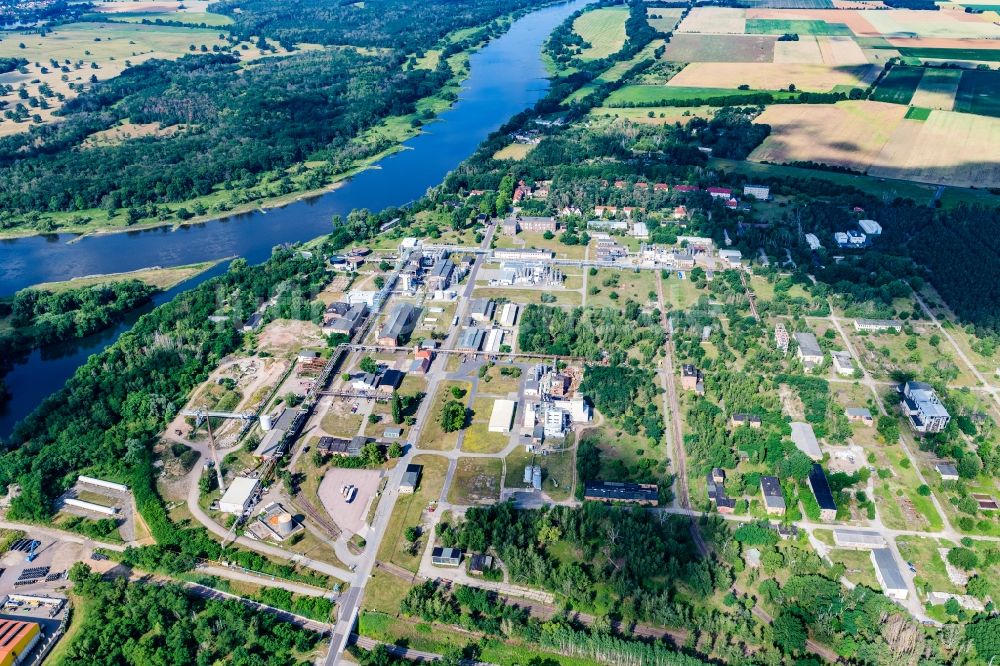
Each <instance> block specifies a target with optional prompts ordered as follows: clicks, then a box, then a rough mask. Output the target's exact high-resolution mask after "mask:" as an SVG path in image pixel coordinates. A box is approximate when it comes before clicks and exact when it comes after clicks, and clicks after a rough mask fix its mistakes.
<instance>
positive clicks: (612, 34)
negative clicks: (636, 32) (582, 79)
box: [573, 7, 628, 60]
mask: <svg viewBox="0 0 1000 666" xmlns="http://www.w3.org/2000/svg"><path fill="white" fill-rule="evenodd" d="M627 18H628V9H626V8H625V7H603V8H601V9H593V10H591V11H589V12H585V13H583V14H581V15H580V16H579V17H577V19H576V20H575V21H573V32H575V33H576V34H578V35H580V36H581V37H583V38H584V39H585V40H586V41H587V43H588V44H590V47H589V48H586V49H584V50H583V51H582V52H581V53H580V58H581V59H582V60H598V59H600V58H606V57H608V56H609V55H611V54H613V53H617V52H618V51H620V50H621V48H622V46H624V45H625V19H627Z"/></svg>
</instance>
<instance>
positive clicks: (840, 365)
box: [830, 351, 854, 377]
mask: <svg viewBox="0 0 1000 666" xmlns="http://www.w3.org/2000/svg"><path fill="white" fill-rule="evenodd" d="M830 357H831V358H832V359H833V369H834V370H836V371H837V374H838V375H843V376H845V377H850V376H852V375H853V374H854V361H853V360H852V359H851V355H850V354H849V353H847V352H845V351H835V352H831V353H830Z"/></svg>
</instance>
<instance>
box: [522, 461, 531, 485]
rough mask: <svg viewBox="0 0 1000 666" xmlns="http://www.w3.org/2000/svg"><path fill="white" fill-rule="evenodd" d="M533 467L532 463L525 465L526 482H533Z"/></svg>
mask: <svg viewBox="0 0 1000 666" xmlns="http://www.w3.org/2000/svg"><path fill="white" fill-rule="evenodd" d="M532 469H533V468H532V466H531V465H525V466H524V483H525V484H528V483H531V470H532Z"/></svg>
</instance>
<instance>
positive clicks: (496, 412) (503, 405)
mask: <svg viewBox="0 0 1000 666" xmlns="http://www.w3.org/2000/svg"><path fill="white" fill-rule="evenodd" d="M516 408H517V401H515V400H507V399H506V398H502V399H500V400H496V401H494V403H493V413H492V414H490V425H489V431H490V432H510V429H511V426H513V425H514V411H515V409H516Z"/></svg>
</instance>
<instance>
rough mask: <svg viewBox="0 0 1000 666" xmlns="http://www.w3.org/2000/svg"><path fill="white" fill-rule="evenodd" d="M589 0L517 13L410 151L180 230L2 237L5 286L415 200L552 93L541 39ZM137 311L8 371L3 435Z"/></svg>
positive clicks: (152, 261)
mask: <svg viewBox="0 0 1000 666" xmlns="http://www.w3.org/2000/svg"><path fill="white" fill-rule="evenodd" d="M591 1H592V0H574V1H573V2H569V3H566V4H562V5H557V6H553V7H547V8H544V9H540V10H538V11H536V12H533V13H531V14H529V15H527V16H525V17H523V18H521V19H519V20H517V21H515V22H514V24H513V25H512V26H511V28H510V30H508V31H507V32H506V33H505V34H504V35H502V36H501V37H498V38H496V39H494V40H493V41H491V42H490V43H489V44H487V45H486V46H485V47H484V48H483V49H481V50H480V51H478V52H476V53H474V54H473V55H472V57H471V59H470V74H469V77H468V79H467V80H466V81H465V83H464V85H463V87H462V91H461V92H460V93H459V99H458V101H457V102H456V103H455V105H454V106H453V107H452V108H451V109H449V110H448V111H445V112H444V113H442V114H441V115H440V116H439V120H438V121H437V122H434V123H432V124H430V125H428V126H427V127H426V128H425V132H424V133H423V134H420V135H418V136H416V137H414V138H412V139H410V140H409V141H407V142H406V143H405V144H404V146H405V150H402V151H400V152H397V153H394V154H393V155H390V156H388V157H386V158H385V159H383V160H381V161H380V162H379V164H378V166H377V168H373V169H369V170H367V171H363V172H361V173H360V174H358V175H356V176H355V177H353V178H351V179H350V180H349V181H347V182H346V183H344V184H343V185H342V186H341V187H339V188H338V189H336V190H334V191H332V192H329V193H327V194H323V195H320V196H317V197H313V198H310V199H303V200H301V201H297V202H295V203H292V204H289V205H287V206H285V207H283V208H275V209H270V210H268V211H266V212H263V211H258V212H252V213H247V214H243V215H234V216H231V217H226V218H221V219H219V220H213V221H210V222H205V223H203V224H196V225H191V226H187V227H182V228H179V229H177V230H171V229H170V228H168V227H164V228H160V229H151V230H146V231H135V232H129V233H119V234H106V235H99V236H90V237H86V238H83V239H80V240H78V241H77V242H73V243H70V242H69V241H72V240H74V239H75V238H76V236H74V235H73V234H51V235H47V236H33V237H30V238H18V239H12V240H0V294H3V295H6V294H11V293H13V292H15V291H17V290H18V289H22V288H24V287H27V286H30V285H33V284H38V283H40V282H48V281H53V280H66V279H69V278H72V277H80V276H85V275H95V274H101V273H118V272H122V271H131V270H136V269H139V268H145V267H149V266H163V267H167V266H179V265H183V264H188V263H192V262H198V261H206V260H212V259H219V258H221V257H230V256H241V257H245V258H246V259H247V260H249V261H250V262H252V263H258V262H262V261H264V260H266V259H267V258H268V256H270V254H271V249H272V248H273V247H274V246H275V245H278V244H280V243H285V242H296V241H304V240H308V239H310V238H315V237H316V236H319V235H321V234H324V233H327V232H328V231H330V224H331V219H332V217H333V215H335V214H341V215H346V214H347V213H348V212H350V211H351V210H352V209H354V208H368V209H370V210H381V209H382V208H386V207H389V206H399V205H402V204H405V203H408V202H410V201H413V200H415V199H417V198H419V197H420V196H422V195H423V194H424V192H426V190H427V188H429V187H431V186H434V185H437V184H438V183H440V182H441V180H442V179H443V178H444V176H445V175H446V174H447V173H448V172H449V171H450V170H451V169H453V168H455V167H456V166H458V164H459V163H460V162H461V161H462V160H464V159H465V158H467V157H468V156H469V155H471V154H472V152H473V151H474V150H475V149H476V147H477V146H478V145H479V144H480V143H481V142H482V141H483V139H485V138H486V137H487V136H488V135H489V134H490V133H491V132H493V131H495V130H496V129H497V128H498V127H500V125H502V124H503V123H504V122H505V121H506V120H507V119H509V118H510V117H511V116H513V115H515V114H517V113H519V112H520V111H523V110H524V109H526V108H528V107H530V106H531V105H533V104H534V103H535V102H536V101H538V100H539V99H541V98H542V97H543V96H544V95H545V93H546V92H547V91H548V87H549V82H548V80H547V78H546V71H545V67H544V65H543V64H542V60H541V47H542V44H543V42H544V41H545V39H546V38H547V37H548V35H549V33H551V32H552V30H553V29H554V28H555V27H556V26H557V25H559V23H561V22H562V21H563V20H565V19H566V17H567V16H569V15H570V14H572V13H573V12H574V11H576V10H577V9H580V8H581V7H583V6H584V5H586V4H587V3H588V2H591ZM223 270H225V266H224V265H220V266H218V267H216V268H215V269H213V270H211V271H208V272H206V273H204V274H202V275H200V276H198V277H197V278H194V279H192V280H190V281H188V282H186V283H184V284H182V285H180V286H179V287H177V288H175V289H173V290H171V291H170V292H167V293H164V294H160V295H159V296H157V298H156V299H154V303H153V305H155V304H159V303H162V302H165V301H167V300H169V299H170V298H172V297H173V296H174V295H175V294H176V293H178V292H179V291H180V290H182V289H189V288H191V287H193V286H195V285H196V284H198V283H199V282H201V281H203V280H205V279H208V278H209V277H212V276H213V275H217V274H218V273H220V272H221V271H223ZM149 307H152V306H149ZM147 310H148V308H147ZM140 313H141V312H140ZM140 313H134V314H133V316H131V317H130V318H129V319H127V320H126V321H124V322H122V323H121V324H120V325H118V326H116V327H115V328H113V329H109V330H107V331H104V332H102V333H99V334H96V335H93V336H90V337H89V338H85V339H82V340H77V341H74V342H73V343H69V344H62V345H54V346H52V347H49V348H45V349H42V350H38V351H35V352H34V353H33V354H31V356H30V357H28V359H27V360H26V362H24V363H21V364H19V365H17V366H16V367H15V368H14V370H13V371H11V372H10V373H9V374H8V375H7V377H6V382H7V385H8V386H9V387H10V389H11V391H12V392H13V394H14V397H13V399H12V400H10V401H9V402H8V403H7V405H6V406H5V407H3V408H0V437H3V436H6V435H7V434H9V433H10V431H11V429H12V428H13V426H14V423H15V422H16V421H17V420H19V419H20V418H22V417H23V416H25V415H27V414H28V413H29V412H30V411H31V410H32V409H34V408H35V407H36V406H37V405H38V404H39V403H40V402H41V401H42V400H43V399H44V398H45V397H46V396H47V395H49V394H50V393H51V392H53V391H54V390H56V389H58V388H59V387H60V386H62V385H63V384H64V383H65V382H66V380H67V379H68V378H69V377H70V376H71V375H72V374H73V372H74V371H75V370H76V368H77V367H79V366H80V365H82V364H83V363H84V362H85V361H86V360H87V358H88V357H89V356H90V355H91V354H93V353H96V352H98V351H100V350H102V349H104V348H105V347H107V346H108V345H109V344H111V343H112V342H114V341H115V340H116V339H117V338H118V336H119V335H121V334H122V332H124V331H126V330H128V328H129V327H130V326H131V325H132V323H134V322H135V319H136V318H137V317H138V315H139V314H140Z"/></svg>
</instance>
